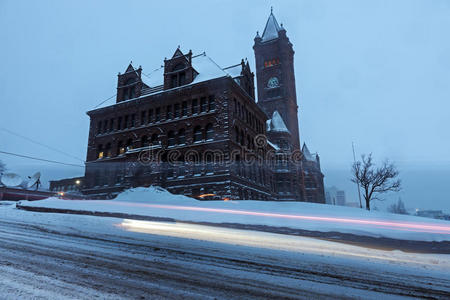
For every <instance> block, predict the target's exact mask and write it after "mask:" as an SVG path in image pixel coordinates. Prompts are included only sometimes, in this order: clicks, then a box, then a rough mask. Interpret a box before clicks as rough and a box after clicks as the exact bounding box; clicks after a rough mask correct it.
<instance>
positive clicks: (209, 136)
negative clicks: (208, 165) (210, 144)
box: [205, 123, 214, 141]
mask: <svg viewBox="0 0 450 300" xmlns="http://www.w3.org/2000/svg"><path fill="white" fill-rule="evenodd" d="M205 136H206V140H207V141H212V140H213V139H214V129H213V125H212V124H211V123H209V124H208V125H206V127H205Z"/></svg>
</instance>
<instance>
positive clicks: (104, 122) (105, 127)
mask: <svg viewBox="0 0 450 300" xmlns="http://www.w3.org/2000/svg"><path fill="white" fill-rule="evenodd" d="M107 131H108V120H105V121H103V133H105V132H107Z"/></svg>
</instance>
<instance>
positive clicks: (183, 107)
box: [181, 101, 187, 117]
mask: <svg viewBox="0 0 450 300" xmlns="http://www.w3.org/2000/svg"><path fill="white" fill-rule="evenodd" d="M181 115H182V116H183V117H185V116H187V102H186V101H183V103H182V104H181Z"/></svg>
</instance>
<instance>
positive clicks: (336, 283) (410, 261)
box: [0, 202, 450, 299]
mask: <svg viewBox="0 0 450 300" xmlns="http://www.w3.org/2000/svg"><path fill="white" fill-rule="evenodd" d="M133 203H136V202H133ZM0 232H1V234H2V243H0V253H1V254H0V257H1V259H0V271H1V272H0V298H2V297H3V298H11V299H13V298H14V299H16V298H22V299H23V298H33V297H34V298H36V297H43V298H58V299H65V298H83V299H92V298H94V297H100V298H139V297H142V295H144V296H146V297H150V298H153V297H156V298H174V299H176V298H180V297H183V298H192V299H200V298H202V299H203V298H205V299H206V298H212V297H216V298H227V299H231V298H241V299H243V298H247V299H248V298H272V299H273V298H283V297H291V298H309V299H327V298H328V299H329V298H333V299H339V298H363V299H379V298H380V297H382V298H383V299H397V298H398V297H399V296H400V298H401V297H405V296H411V297H436V298H441V299H445V298H446V297H447V296H448V295H450V281H449V280H448V270H449V269H450V256H449V255H442V254H420V253H405V252H402V251H386V250H382V249H371V248H364V247H357V246H352V245H348V244H340V243H335V242H330V241H325V240H318V239H313V238H305V237H298V236H289V235H283V234H274V233H267V232H256V231H251V230H238V229H230V228H218V227H211V226H204V225H196V224H185V223H177V222H148V221H137V220H129V219H120V218H108V217H103V218H100V217H95V216H80V215H67V214H58V213H37V212H29V211H24V210H18V209H15V207H14V205H12V204H11V205H4V206H1V207H0Z"/></svg>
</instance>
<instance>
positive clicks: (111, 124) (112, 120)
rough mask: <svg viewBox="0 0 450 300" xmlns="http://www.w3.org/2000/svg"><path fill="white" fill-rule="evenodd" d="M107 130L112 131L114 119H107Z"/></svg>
mask: <svg viewBox="0 0 450 300" xmlns="http://www.w3.org/2000/svg"><path fill="white" fill-rule="evenodd" d="M109 131H114V119H111V120H110V121H109Z"/></svg>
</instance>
